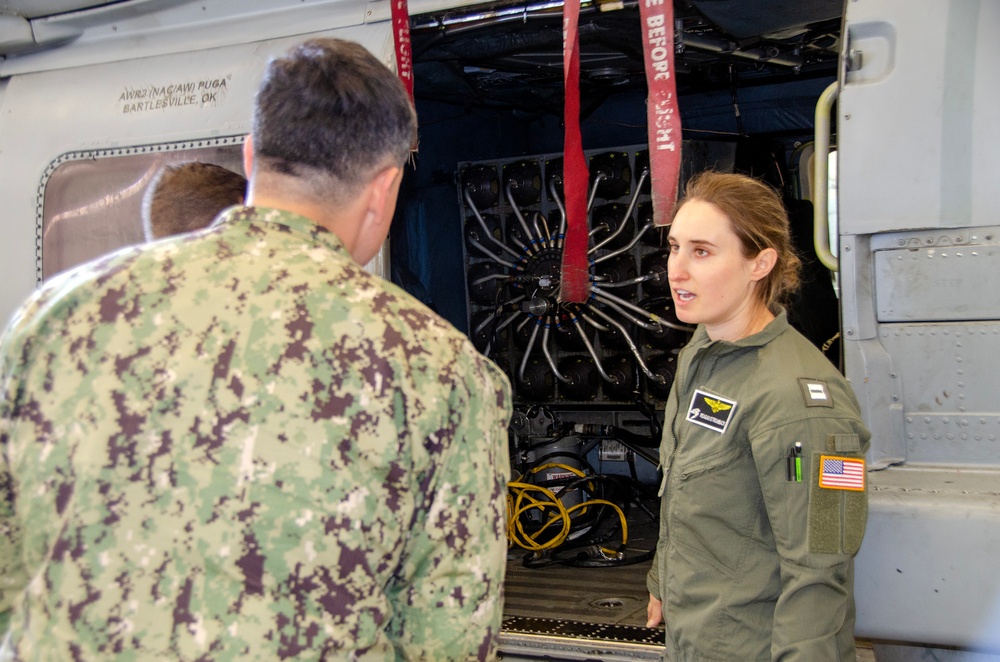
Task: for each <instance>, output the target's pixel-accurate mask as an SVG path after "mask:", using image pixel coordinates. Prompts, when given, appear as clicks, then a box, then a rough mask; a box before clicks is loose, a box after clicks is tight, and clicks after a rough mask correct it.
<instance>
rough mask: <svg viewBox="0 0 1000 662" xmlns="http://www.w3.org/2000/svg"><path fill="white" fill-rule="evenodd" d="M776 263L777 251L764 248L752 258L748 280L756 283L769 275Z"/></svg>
mask: <svg viewBox="0 0 1000 662" xmlns="http://www.w3.org/2000/svg"><path fill="white" fill-rule="evenodd" d="M777 262H778V251H776V250H774V249H773V248H765V249H764V250H762V251H761V252H760V253H757V257H755V258H753V267H752V269H751V270H750V278H751V279H752V280H755V281H758V280H761V279H762V278H764V277H765V276H767V275H768V274H769V273H771V269H774V265H775V264H777Z"/></svg>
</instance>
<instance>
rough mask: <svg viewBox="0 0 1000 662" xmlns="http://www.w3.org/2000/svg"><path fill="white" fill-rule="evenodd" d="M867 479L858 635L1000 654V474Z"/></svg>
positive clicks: (898, 473) (896, 472) (905, 472)
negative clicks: (866, 525)
mask: <svg viewBox="0 0 1000 662" xmlns="http://www.w3.org/2000/svg"><path fill="white" fill-rule="evenodd" d="M868 478H869V489H870V492H869V495H870V496H869V502H870V503H869V508H870V510H869V518H868V530H867V532H866V534H865V539H864V543H863V544H862V546H861V551H860V552H859V554H858V556H857V560H856V566H855V567H856V572H855V594H856V601H857V609H858V612H857V613H858V616H857V627H856V629H855V633H856V635H857V636H860V637H873V638H879V639H887V640H897V641H913V642H934V643H935V644H939V645H950V646H962V647H965V648H970V649H979V650H986V651H992V652H1000V560H998V559H1000V473H998V472H997V471H975V470H963V469H936V470H933V469H920V468H903V467H893V468H890V469H886V470H884V471H875V472H870V473H869V474H868ZM921 659H925V658H921ZM928 659H929V658H928ZM935 659H936V658H935Z"/></svg>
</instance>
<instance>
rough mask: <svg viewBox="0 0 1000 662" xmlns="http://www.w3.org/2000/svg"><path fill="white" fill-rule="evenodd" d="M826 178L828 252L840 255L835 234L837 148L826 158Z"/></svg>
mask: <svg viewBox="0 0 1000 662" xmlns="http://www.w3.org/2000/svg"><path fill="white" fill-rule="evenodd" d="M827 165H828V167H827V178H826V218H827V224H828V227H829V228H830V252H831V253H833V254H834V255H835V256H839V255H840V246H839V243H840V242H839V240H838V238H837V234H838V232H839V229H840V228H839V221H838V218H839V217H838V216H837V150H835V149H831V150H830V155H829V159H828V160H827Z"/></svg>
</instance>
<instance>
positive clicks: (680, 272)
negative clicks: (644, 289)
mask: <svg viewBox="0 0 1000 662" xmlns="http://www.w3.org/2000/svg"><path fill="white" fill-rule="evenodd" d="M684 278H687V265H686V264H685V260H684V258H683V257H682V256H681V254H680V253H671V254H670V257H668V258H667V280H669V281H675V280H683V279H684Z"/></svg>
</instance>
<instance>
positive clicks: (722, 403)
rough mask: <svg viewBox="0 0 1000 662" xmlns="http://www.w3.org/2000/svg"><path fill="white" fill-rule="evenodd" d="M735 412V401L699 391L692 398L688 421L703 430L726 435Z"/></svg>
mask: <svg viewBox="0 0 1000 662" xmlns="http://www.w3.org/2000/svg"><path fill="white" fill-rule="evenodd" d="M735 411H736V401H735V400H730V399H729V398H724V397H722V396H720V395H714V394H712V393H708V392H706V391H702V390H700V389H699V390H697V391H695V392H694V395H693V396H691V405H690V406H689V407H688V412H687V420H688V421H689V422H690V423H694V424H695V425H700V426H702V427H703V428H708V429H709V430H715V431H716V432H719V433H724V432H725V431H726V428H728V427H729V421H731V420H732V418H733V412H735Z"/></svg>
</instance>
